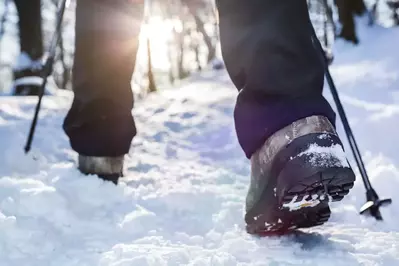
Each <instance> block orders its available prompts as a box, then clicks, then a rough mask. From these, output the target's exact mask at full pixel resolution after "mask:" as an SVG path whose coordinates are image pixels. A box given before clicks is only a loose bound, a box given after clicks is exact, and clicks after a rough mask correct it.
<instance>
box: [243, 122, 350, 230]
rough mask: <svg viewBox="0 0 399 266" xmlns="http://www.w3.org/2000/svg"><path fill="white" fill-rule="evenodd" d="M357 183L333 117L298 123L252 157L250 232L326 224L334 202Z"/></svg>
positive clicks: (247, 210) (248, 226) (248, 223)
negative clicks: (331, 120) (332, 120)
mask: <svg viewBox="0 0 399 266" xmlns="http://www.w3.org/2000/svg"><path fill="white" fill-rule="evenodd" d="M354 181H355V175H354V173H353V171H352V169H351V167H350V165H349V163H348V161H347V159H346V156H345V153H344V149H343V145H342V143H341V141H340V139H339V137H338V135H337V133H336V131H335V129H334V127H333V126H332V124H331V123H330V121H329V120H328V119H327V118H326V117H323V116H311V117H307V118H304V119H301V120H299V121H296V122H294V123H292V124H291V125H289V126H287V127H285V128H283V129H281V130H279V131H278V132H276V133H275V134H273V135H272V136H271V137H270V138H269V139H267V140H266V142H265V143H264V145H263V146H262V147H261V148H260V149H259V150H258V151H257V152H256V153H255V154H253V155H252V157H251V183H250V188H249V191H248V195H247V199H246V215H245V221H246V223H247V231H248V233H251V234H263V233H264V234H268V233H270V232H271V233H284V232H287V231H289V230H294V229H297V228H307V227H313V226H318V225H322V224H323V223H325V222H326V221H327V220H328V219H329V217H330V208H329V202H331V201H340V200H342V199H343V197H344V196H345V195H347V194H348V193H349V190H350V189H351V188H352V187H353V184H354Z"/></svg>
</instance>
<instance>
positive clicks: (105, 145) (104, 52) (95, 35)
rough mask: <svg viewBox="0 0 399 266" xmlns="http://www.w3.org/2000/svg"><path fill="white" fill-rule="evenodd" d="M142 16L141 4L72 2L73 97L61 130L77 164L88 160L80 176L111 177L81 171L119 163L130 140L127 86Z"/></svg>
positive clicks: (130, 100) (131, 128) (102, 0)
mask: <svg viewBox="0 0 399 266" xmlns="http://www.w3.org/2000/svg"><path fill="white" fill-rule="evenodd" d="M143 10H144V6H143V1H130V0H124V1H122V0H121V1H115V0H78V1H77V7H76V26H75V29H76V41H75V48H76V49H75V60H74V66H73V90H74V93H75V96H74V101H73V104H72V107H71V109H70V111H69V113H68V115H67V117H66V119H65V121H64V130H65V132H66V134H67V135H68V136H69V138H70V143H71V146H72V148H73V149H74V150H75V151H76V152H78V153H79V155H80V156H81V158H80V159H82V158H83V159H86V158H93V160H92V161H91V162H89V163H87V162H85V161H84V160H80V169H81V171H82V172H87V173H91V172H92V173H95V174H111V173H109V171H107V170H104V169H100V168H101V167H99V168H98V169H97V170H96V169H88V168H90V167H88V166H87V167H86V166H85V165H89V164H93V165H94V166H95V167H97V166H96V164H98V163H99V162H100V161H101V160H102V159H101V158H118V159H117V160H119V158H121V157H122V158H123V156H124V155H125V154H127V153H128V152H129V148H130V144H131V141H132V138H133V137H134V135H135V134H136V128H135V124H134V120H133V117H132V113H131V111H132V107H133V93H132V90H131V84H130V82H131V77H132V73H133V70H134V65H135V59H136V52H137V49H138V35H139V31H140V26H141V21H142V16H143ZM107 160H108V159H107ZM107 160H105V161H107ZM108 161H109V160H108ZM117 164H118V165H120V163H119V162H118V163H117ZM82 168H83V169H82ZM91 168H92V167H91ZM117 168H118V167H117ZM112 171H115V170H112ZM100 172H103V173H100Z"/></svg>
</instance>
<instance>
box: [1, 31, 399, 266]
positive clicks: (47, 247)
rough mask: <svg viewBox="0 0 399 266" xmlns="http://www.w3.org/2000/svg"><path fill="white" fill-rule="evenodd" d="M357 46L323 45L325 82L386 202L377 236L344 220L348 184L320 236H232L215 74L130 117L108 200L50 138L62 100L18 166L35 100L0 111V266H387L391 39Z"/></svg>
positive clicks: (355, 202) (358, 194)
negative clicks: (126, 148)
mask: <svg viewBox="0 0 399 266" xmlns="http://www.w3.org/2000/svg"><path fill="white" fill-rule="evenodd" d="M360 37H361V41H363V42H364V43H362V44H361V46H359V47H351V46H350V45H347V44H343V43H337V45H336V47H335V48H336V49H335V50H336V52H337V54H336V61H335V64H334V66H333V67H332V73H333V76H334V78H335V79H336V83H337V86H338V88H339V90H340V93H341V96H342V100H343V102H344V105H345V108H346V111H347V112H348V116H349V119H350V122H351V124H352V127H353V131H354V133H355V135H356V137H357V140H358V144H359V146H360V148H361V150H362V152H363V154H364V157H365V161H366V164H367V169H368V171H369V175H370V177H371V179H372V182H373V184H374V186H375V188H376V190H377V192H378V193H379V195H380V196H381V197H391V198H392V199H393V204H392V205H391V206H389V207H386V208H384V209H383V210H382V213H383V216H384V218H385V221H384V222H376V221H374V220H373V219H371V218H367V217H364V216H359V215H358V210H359V208H360V206H361V205H362V204H363V203H364V202H365V193H364V189H363V185H362V183H361V179H360V177H359V178H358V181H357V183H356V185H355V187H354V189H353V190H352V191H351V194H350V196H348V197H347V198H346V199H345V200H344V201H343V202H341V203H336V204H334V205H333V215H332V218H331V220H330V222H329V223H327V224H326V225H324V226H322V227H318V228H314V229H310V230H304V231H303V232H304V233H303V234H300V235H295V236H285V237H272V238H256V237H253V236H249V235H248V234H246V232H245V225H244V222H243V204H244V199H245V194H246V189H247V186H248V181H249V163H248V160H247V159H246V158H245V157H244V155H243V153H242V151H241V150H240V148H239V146H238V143H237V140H236V137H235V132H234V126H233V119H232V110H233V105H234V101H235V96H236V90H235V89H234V88H233V87H232V85H231V84H230V82H229V79H228V77H227V75H226V74H225V73H224V72H215V73H207V74H204V75H202V76H200V77H193V78H192V79H191V82H187V83H186V84H185V85H183V86H182V87H181V88H177V89H173V90H167V91H164V92H162V93H159V94H156V95H152V96H150V97H148V98H147V99H145V100H143V101H140V102H138V103H137V104H136V107H135V109H134V114H135V116H136V120H137V124H138V127H139V134H138V136H137V138H135V140H134V143H133V145H132V149H131V153H130V154H129V156H128V157H127V163H126V177H125V178H124V180H123V181H122V182H121V184H120V185H118V186H114V185H112V184H109V183H105V182H102V181H100V180H99V179H97V178H95V177H92V176H91V177H90V176H89V177H87V176H83V175H81V174H80V173H79V172H78V171H77V170H76V168H75V160H76V155H75V154H74V153H73V152H72V151H71V149H70V147H69V144H68V141H67V138H66V136H65V135H64V134H63V132H62V129H61V124H62V121H63V118H64V116H65V114H66V111H67V109H68V107H69V105H70V102H71V97H68V96H65V95H64V96H58V97H53V96H48V97H46V98H45V100H44V103H43V109H42V112H41V118H40V122H39V124H38V128H37V134H36V138H35V140H34V147H33V151H32V152H31V153H30V154H29V155H25V154H24V153H23V146H24V143H25V140H26V134H27V132H28V129H29V126H30V120H31V118H32V115H33V110H34V105H35V103H36V99H35V98H29V97H26V98H13V97H8V96H7V97H0V149H1V152H0V177H1V178H0V265H1V266H22V265H23V266H25V265H29V266H44V265H54V266H73V265H76V266H85V265H90V266H96V265H99V266H105V265H107V266H108V265H115V266H116V265H118V266H122V265H124V266H131V265H138V266H141V265H204V266H205V265H206V266H208V265H228V266H230V265H398V264H399V222H398V220H397V219H399V218H398V217H399V196H398V194H396V193H397V190H398V188H399V154H398V152H397V147H398V145H397V144H398V134H399V126H398V121H399V92H398V87H399V53H398V51H397V43H398V41H399V31H398V30H397V29H395V30H393V29H389V30H388V29H382V28H375V29H365V28H362V29H361V32H360ZM326 96H327V97H328V98H329V99H330V98H331V97H330V95H329V93H328V90H327V88H326ZM339 130H340V132H343V131H342V127H341V124H340V123H339ZM341 136H342V138H343V139H344V140H345V135H344V134H343V133H341ZM345 144H346V143H345ZM346 147H347V151H348V155H350V150H349V147H348V146H347V145H346ZM352 164H353V165H354V163H352Z"/></svg>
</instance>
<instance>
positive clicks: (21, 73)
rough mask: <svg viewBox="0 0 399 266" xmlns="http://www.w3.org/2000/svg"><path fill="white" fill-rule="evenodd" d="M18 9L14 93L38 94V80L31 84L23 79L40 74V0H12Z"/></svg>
mask: <svg viewBox="0 0 399 266" xmlns="http://www.w3.org/2000/svg"><path fill="white" fill-rule="evenodd" d="M14 2H15V6H16V8H17V11H18V17H19V21H18V29H19V40H20V51H21V53H20V55H19V57H18V59H17V62H16V64H15V65H14V69H13V70H14V71H13V74H14V79H15V80H19V81H18V82H16V84H18V85H15V91H14V94H17V95H18V94H31V95H33V94H38V88H39V86H38V82H40V78H37V80H38V82H36V83H35V84H32V83H31V82H26V81H24V80H23V78H25V77H29V76H34V77H39V76H40V68H41V63H40V59H41V57H42V56H43V37H42V19H41V11H40V9H41V5H40V4H41V1H40V0H29V1H26V0H14Z"/></svg>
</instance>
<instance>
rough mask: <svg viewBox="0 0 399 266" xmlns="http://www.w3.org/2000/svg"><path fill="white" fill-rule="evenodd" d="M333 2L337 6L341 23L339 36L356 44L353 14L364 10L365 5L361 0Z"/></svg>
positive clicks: (358, 13)
mask: <svg viewBox="0 0 399 266" xmlns="http://www.w3.org/2000/svg"><path fill="white" fill-rule="evenodd" d="M335 3H336V5H337V7H338V15H339V21H340V22H341V24H342V29H341V32H340V34H339V37H341V38H343V39H345V40H347V41H350V42H353V43H354V44H358V43H359V40H358V38H357V36H356V30H355V21H354V16H355V15H361V14H363V13H364V12H365V10H366V7H365V5H364V2H363V0H336V1H335Z"/></svg>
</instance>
